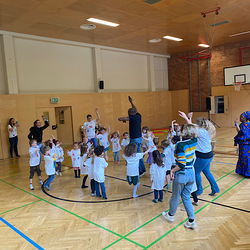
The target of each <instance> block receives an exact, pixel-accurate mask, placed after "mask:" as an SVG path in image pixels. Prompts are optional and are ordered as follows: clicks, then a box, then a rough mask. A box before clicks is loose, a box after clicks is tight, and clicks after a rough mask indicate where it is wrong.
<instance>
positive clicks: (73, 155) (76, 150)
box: [67, 142, 81, 178]
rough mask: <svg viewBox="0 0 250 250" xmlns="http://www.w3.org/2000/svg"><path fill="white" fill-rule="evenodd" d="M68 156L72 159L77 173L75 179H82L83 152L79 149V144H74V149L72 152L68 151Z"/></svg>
mask: <svg viewBox="0 0 250 250" xmlns="http://www.w3.org/2000/svg"><path fill="white" fill-rule="evenodd" d="M67 154H68V156H70V157H71V160H72V166H73V168H74V172H75V178H80V166H81V158H80V154H81V151H80V149H79V146H78V143H77V142H74V145H73V149H72V150H71V151H69V150H68V151H67Z"/></svg>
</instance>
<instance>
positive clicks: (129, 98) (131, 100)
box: [128, 96, 137, 113]
mask: <svg viewBox="0 0 250 250" xmlns="http://www.w3.org/2000/svg"><path fill="white" fill-rule="evenodd" d="M128 100H129V102H130V103H131V106H132V108H134V109H135V112H136V113H137V108H136V106H135V105H134V103H133V99H132V98H131V97H130V96H129V97H128Z"/></svg>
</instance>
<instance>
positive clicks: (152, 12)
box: [0, 0, 250, 54]
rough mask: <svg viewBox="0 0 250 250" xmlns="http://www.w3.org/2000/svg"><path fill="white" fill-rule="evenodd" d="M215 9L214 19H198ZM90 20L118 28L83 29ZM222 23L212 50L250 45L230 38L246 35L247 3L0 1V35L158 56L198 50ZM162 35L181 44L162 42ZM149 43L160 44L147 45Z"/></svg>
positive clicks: (198, 0)
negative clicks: (8, 33) (21, 35)
mask: <svg viewBox="0 0 250 250" xmlns="http://www.w3.org/2000/svg"><path fill="white" fill-rule="evenodd" d="M217 7H221V10H220V12H219V15H217V16H216V15H215V14H214V12H212V13H211V14H208V15H207V16H206V18H203V17H202V15H201V14H200V13H201V12H205V11H209V10H213V9H216V8H217ZM89 17H95V18H99V19H103V20H107V21H111V22H115V23H119V24H120V26H118V27H116V28H114V27H108V26H104V25H101V24H96V26H97V27H96V29H95V30H90V31H85V30H81V29H80V28H79V27H80V25H82V24H84V23H89V22H88V21H87V20H86V19H87V18H89ZM215 17H216V21H215ZM225 20H227V21H229V22H230V23H227V24H224V25H220V26H217V27H216V28H215V35H214V42H213V46H218V45H222V44H227V43H234V42H239V41H245V40H250V34H245V35H241V36H236V37H231V38H230V37H229V35H230V34H235V33H239V32H245V31H249V30H250V1H247V0H191V1H190V0H189V1H187V0H186V1H185V0H162V1H159V2H157V3H155V4H153V5H149V4H146V3H144V2H143V0H0V30H6V31H12V32H18V33H24V34H31V35H38V36H44V37H51V38H59V39H65V40H71V41H78V42H84V43H92V44H98V45H103V46H111V47H117V48H123V49H130V50H137V51H144V52H151V53H157V54H176V53H182V52H188V51H193V50H197V49H198V47H197V45H198V44H199V43H208V41H207V36H206V27H207V30H208V33H209V34H210V39H211V37H212V33H213V28H212V27H210V26H209V25H210V24H213V23H214V21H215V22H216V23H217V22H222V21H225ZM204 21H205V23H206V25H205V24H204ZM165 35H171V36H175V37H179V38H182V39H183V41H182V42H175V41H170V40H166V39H163V36H165ZM153 38H161V39H162V41H161V42H160V43H155V44H151V43H149V42H148V40H149V39H153Z"/></svg>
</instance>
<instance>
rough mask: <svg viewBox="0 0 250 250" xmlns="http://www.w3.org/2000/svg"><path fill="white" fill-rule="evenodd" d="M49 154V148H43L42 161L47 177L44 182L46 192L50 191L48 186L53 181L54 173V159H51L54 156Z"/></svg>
mask: <svg viewBox="0 0 250 250" xmlns="http://www.w3.org/2000/svg"><path fill="white" fill-rule="evenodd" d="M50 153H51V148H50V147H45V148H44V161H45V171H46V174H47V175H48V179H47V181H46V182H45V184H44V187H45V188H46V189H47V190H51V189H50V187H49V185H50V183H51V182H52V181H53V180H54V179H55V173H56V169H55V164H54V159H53V157H54V156H53V155H50Z"/></svg>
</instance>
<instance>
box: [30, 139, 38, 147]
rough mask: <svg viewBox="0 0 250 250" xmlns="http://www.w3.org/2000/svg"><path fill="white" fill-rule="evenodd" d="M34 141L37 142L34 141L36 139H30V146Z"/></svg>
mask: <svg viewBox="0 0 250 250" xmlns="http://www.w3.org/2000/svg"><path fill="white" fill-rule="evenodd" d="M34 141H37V140H36V139H31V140H30V141H29V144H30V146H31V145H32V144H33V142H34Z"/></svg>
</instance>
